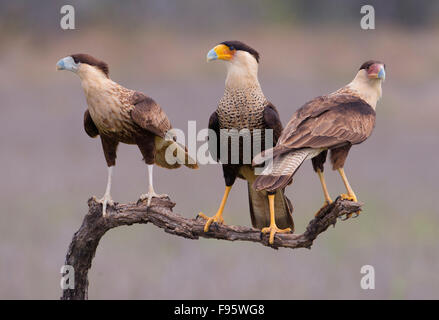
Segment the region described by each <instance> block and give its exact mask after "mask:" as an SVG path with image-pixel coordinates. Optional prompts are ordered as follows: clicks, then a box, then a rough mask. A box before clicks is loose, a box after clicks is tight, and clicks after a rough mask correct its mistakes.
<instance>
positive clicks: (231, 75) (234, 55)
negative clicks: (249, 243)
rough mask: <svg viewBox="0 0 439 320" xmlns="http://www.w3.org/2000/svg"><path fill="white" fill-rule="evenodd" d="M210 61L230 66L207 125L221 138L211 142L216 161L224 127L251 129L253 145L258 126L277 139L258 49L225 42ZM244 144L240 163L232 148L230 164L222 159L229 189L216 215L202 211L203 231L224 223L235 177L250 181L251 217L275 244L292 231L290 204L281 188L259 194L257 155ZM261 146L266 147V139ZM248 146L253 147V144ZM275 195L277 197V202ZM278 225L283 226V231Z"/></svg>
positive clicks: (275, 119)
mask: <svg viewBox="0 0 439 320" xmlns="http://www.w3.org/2000/svg"><path fill="white" fill-rule="evenodd" d="M207 60H208V61H212V60H223V61H225V62H226V64H227V78H226V88H225V91H224V96H223V97H222V98H221V100H220V101H219V103H218V108H217V110H216V111H215V112H214V113H213V114H212V115H211V117H210V119H209V129H211V130H213V131H214V132H215V134H216V137H217V139H215V140H216V141H217V142H218V143H217V145H216V146H209V150H210V152H211V154H212V155H213V158H215V160H218V159H221V160H222V159H223V155H222V154H221V148H220V142H221V131H224V130H237V131H241V130H248V132H249V133H250V134H251V137H252V140H251V144H252V146H253V145H254V143H255V141H254V136H255V135H253V134H252V133H253V132H254V130H256V129H258V130H261V137H260V139H261V140H262V139H264V138H263V137H264V133H265V130H266V129H271V130H273V140H274V143H276V141H277V139H278V138H279V136H280V134H281V132H282V123H281V122H280V120H279V115H278V113H277V110H276V108H275V107H274V106H273V105H272V104H271V103H270V102H269V101H268V100H267V99H266V98H265V96H264V94H263V92H262V89H261V86H260V84H259V81H258V63H259V53H258V52H257V51H256V50H254V49H252V48H250V47H249V46H247V45H246V44H244V43H242V42H240V41H225V42H223V43H221V44H219V45H217V46H216V47H215V48H213V49H212V50H210V51H209V53H208V54H207ZM264 141H265V140H264ZM209 142H210V140H209ZM243 143H244V142H243V141H241V140H240V141H239V151H240V154H239V161H237V162H236V163H233V162H232V161H230V160H231V158H230V152H229V153H228V156H229V159H227V163H224V162H223V173H224V179H225V184H226V190H225V192H224V196H223V199H222V201H221V205H220V207H219V209H218V211H217V213H216V214H215V215H214V216H213V217H212V218H208V217H207V216H205V215H204V214H202V213H200V216H202V217H203V218H205V219H207V222H206V224H205V227H204V231H205V232H207V231H208V230H209V227H210V225H211V223H212V222H217V223H223V221H224V220H223V217H222V214H223V210H224V206H225V204H226V201H227V197H228V195H229V192H230V190H231V188H232V186H233V184H234V183H235V180H236V178H237V177H239V178H242V179H244V180H247V182H248V197H249V204H250V215H251V220H252V224H253V226H254V227H256V228H260V229H262V232H264V233H270V243H273V241H274V234H275V233H276V232H289V231H291V230H292V229H294V224H293V218H292V215H291V213H292V205H291V203H290V201H289V200H288V199H287V197H286V196H285V195H284V190H283V189H282V188H280V189H278V190H275V191H274V192H268V199H267V192H265V191H260V192H257V191H256V190H255V189H254V188H253V187H252V184H253V182H254V180H255V178H256V175H255V172H254V168H253V167H252V166H251V159H252V157H253V156H254V155H250V156H251V157H250V160H249V162H248V163H245V161H244V158H245V155H244V154H243V152H244V150H245V146H244V145H243ZM264 144H265V143H264ZM223 145H225V146H226V148H227V149H228V150H231V148H230V142H229V141H228V140H227V142H226V143H224V142H223ZM261 148H262V150H264V149H265V146H264V145H263V144H262V143H261ZM247 150H248V149H247ZM250 150H253V147H251V149H250ZM250 152H251V151H250ZM274 195H277V197H276V201H275V200H274V199H275V198H274ZM275 208H276V215H275ZM278 226H279V227H281V228H285V229H283V230H282V229H279V228H278Z"/></svg>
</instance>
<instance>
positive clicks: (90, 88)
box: [56, 54, 197, 216]
mask: <svg viewBox="0 0 439 320" xmlns="http://www.w3.org/2000/svg"><path fill="white" fill-rule="evenodd" d="M56 67H57V69H58V70H69V71H72V72H74V73H76V74H77V75H78V76H79V78H80V79H81V84H82V88H83V89H84V93H85V97H86V100H87V105H88V109H87V111H85V114H84V128H85V132H86V133H87V134H88V135H89V136H90V137H92V138H95V137H97V136H98V135H99V136H100V137H101V142H102V147H103V149H104V154H105V159H106V161H107V165H108V182H107V189H106V191H105V195H104V197H103V198H102V199H101V202H102V204H103V210H102V211H103V215H104V216H105V215H106V208H107V204H109V205H112V204H113V201H112V199H111V196H110V189H111V176H112V171H113V167H114V165H115V164H116V150H117V146H118V144H119V142H122V143H127V144H136V145H137V146H138V147H139V149H140V152H141V153H142V155H143V159H144V161H145V162H146V164H147V165H148V172H149V191H148V193H147V194H144V195H141V196H140V198H141V199H142V200H144V199H147V200H148V202H147V204H148V206H149V205H150V203H151V199H152V197H165V196H166V195H158V194H156V193H155V192H154V187H153V183H152V169H153V166H152V165H153V164H154V163H155V164H157V165H159V166H160V167H163V168H168V169H174V168H178V167H180V166H181V164H184V165H186V166H187V167H189V168H193V169H195V168H197V164H196V163H195V161H194V160H193V159H191V158H189V156H188V154H187V152H186V150H184V149H183V148H182V147H181V146H179V145H178V144H177V143H176V142H174V140H172V139H168V137H169V136H170V135H169V134H168V133H170V129H171V128H172V127H171V123H170V122H169V119H168V117H167V116H166V114H165V112H164V111H163V110H162V109H161V108H160V106H159V105H158V104H157V103H156V102H155V101H154V100H153V99H151V98H150V97H148V96H146V95H144V94H143V93H141V92H137V91H134V90H130V89H127V88H124V87H122V86H121V85H119V84H118V83H116V82H114V81H113V80H111V79H110V78H109V70H108V65H107V64H106V63H105V62H103V61H99V60H98V59H96V58H93V57H92V56H90V55H87V54H73V55H71V56H68V57H65V58H63V59H61V60H59V61H58V63H57V64H56ZM169 146H171V148H172V150H173V151H174V152H173V154H174V156H175V157H176V158H177V159H174V160H177V161H172V159H168V158H169V157H166V158H165V151H166V149H167V148H168V147H169ZM171 154H172V153H171ZM171 158H172V157H171ZM169 160H171V161H169Z"/></svg>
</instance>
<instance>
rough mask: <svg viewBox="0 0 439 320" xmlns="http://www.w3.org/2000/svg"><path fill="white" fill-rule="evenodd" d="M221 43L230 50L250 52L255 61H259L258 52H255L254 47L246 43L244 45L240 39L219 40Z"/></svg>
mask: <svg viewBox="0 0 439 320" xmlns="http://www.w3.org/2000/svg"><path fill="white" fill-rule="evenodd" d="M221 44H224V45H226V46H228V47H229V49H230V50H241V51H247V52H248V53H250V54H251V55H252V56H253V57H254V58H255V59H256V61H257V62H258V63H259V57H260V55H259V52H257V51H256V50H255V49H253V48H252V47H249V46H248V45H246V44H245V43H243V42H241V41H224V42H221Z"/></svg>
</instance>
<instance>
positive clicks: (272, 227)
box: [261, 194, 291, 244]
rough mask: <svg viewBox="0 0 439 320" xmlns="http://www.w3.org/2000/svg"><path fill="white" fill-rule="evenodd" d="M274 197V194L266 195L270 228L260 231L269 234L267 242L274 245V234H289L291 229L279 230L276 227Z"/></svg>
mask: <svg viewBox="0 0 439 320" xmlns="http://www.w3.org/2000/svg"><path fill="white" fill-rule="evenodd" d="M274 196H275V195H274V194H270V195H268V202H269V204H270V226H269V227H266V228H263V229H262V230H261V232H262V233H270V239H269V241H268V242H269V243H270V244H273V243H274V235H275V234H276V233H287V232H291V228H286V229H279V228H278V227H277V225H276V220H275V218H274V217H275V216H274Z"/></svg>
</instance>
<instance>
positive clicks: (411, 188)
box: [0, 0, 439, 299]
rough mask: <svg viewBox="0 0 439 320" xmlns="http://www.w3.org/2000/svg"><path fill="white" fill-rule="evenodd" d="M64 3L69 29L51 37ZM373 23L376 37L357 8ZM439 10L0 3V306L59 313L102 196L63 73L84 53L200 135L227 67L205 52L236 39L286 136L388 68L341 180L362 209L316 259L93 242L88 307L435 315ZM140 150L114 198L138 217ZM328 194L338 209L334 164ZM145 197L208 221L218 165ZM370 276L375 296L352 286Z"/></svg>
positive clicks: (135, 241) (302, 252) (165, 180)
mask: <svg viewBox="0 0 439 320" xmlns="http://www.w3.org/2000/svg"><path fill="white" fill-rule="evenodd" d="M64 4H71V5H73V6H74V8H75V13H76V15H75V16H76V30H62V29H61V28H60V19H61V17H62V15H61V14H60V8H61V6H62V5H64ZM364 4H371V5H373V6H374V8H375V16H376V22H375V26H376V29H375V30H362V29H361V28H360V20H361V18H362V16H363V15H362V14H360V8H361V6H362V5H364ZM438 39H439V2H437V1H433V0H432V1H396V0H392V1H385V2H384V1H368V2H365V1H360V0H355V1H342V0H337V1H265V0H256V1H249V0H246V1H233V0H228V1H212V0H205V1H194V0H188V1H176V0H166V1H163V0H161V1H124V2H123V3H122V2H120V1H115V0H114V1H85V0H83V1H69V2H68V3H67V2H64V1H50V2H49V1H46V2H31V1H0V75H1V76H0V97H1V107H0V146H1V153H0V163H1V166H0V177H1V178H0V203H1V214H0V298H2V299H17V298H19V299H35V298H39V299H58V298H59V296H60V295H61V290H60V286H59V282H60V276H61V275H60V273H59V272H60V268H61V266H62V265H63V263H64V258H65V254H66V251H67V247H68V244H69V243H70V240H71V237H72V235H73V233H74V232H75V231H76V230H77V229H78V228H79V226H80V224H81V222H82V219H83V217H84V215H85V214H86V212H87V209H88V207H87V199H88V198H89V197H91V196H92V195H96V196H98V197H101V196H102V195H103V193H104V191H105V184H106V175H107V169H106V164H105V160H104V156H103V153H102V150H101V145H100V141H99V140H98V139H90V138H89V137H88V136H87V135H86V134H85V132H84V129H83V124H82V119H83V112H84V110H85V109H86V102H85V98H84V94H83V91H82V88H81V86H80V81H79V79H78V78H77V76H76V75H74V74H72V73H68V72H56V71H55V64H56V62H57V61H58V59H60V58H62V57H65V56H67V55H69V54H72V53H78V52H83V53H89V54H91V55H93V56H96V57H98V58H100V59H102V60H104V61H106V62H108V63H109V66H110V76H111V78H112V79H113V80H115V81H117V82H118V83H120V84H122V85H124V86H126V87H128V88H131V89H136V90H139V91H142V92H144V93H146V94H148V95H150V96H152V97H153V98H154V99H155V100H156V101H158V102H159V103H160V104H161V106H162V107H163V108H164V110H165V111H166V112H167V114H168V116H169V118H170V120H171V122H172V123H173V126H174V127H177V128H181V129H183V130H184V131H187V121H188V120H196V121H197V127H198V129H201V128H205V127H206V126H207V122H208V118H209V116H210V114H211V113H212V112H213V111H214V110H215V108H216V104H217V102H218V100H219V99H220V98H221V96H222V94H223V90H224V80H225V75H226V69H225V66H224V63H221V62H215V63H210V64H207V63H206V58H205V56H206V53H207V52H208V50H209V49H211V48H212V47H213V46H215V45H216V44H217V43H219V42H221V41H224V40H241V41H244V42H245V43H247V44H249V45H250V46H252V47H254V48H255V49H257V50H258V51H259V52H260V53H261V56H262V58H261V63H260V68H259V80H260V82H261V85H262V88H263V90H264V93H265V95H266V96H267V98H268V99H270V100H271V101H272V102H273V103H274V105H276V106H277V108H278V110H279V113H280V115H281V118H282V121H283V123H284V124H286V123H287V122H288V120H289V119H290V117H291V115H292V114H293V112H294V111H295V110H296V109H297V108H299V107H300V106H301V105H302V104H303V103H304V102H306V101H308V100H309V99H311V98H313V97H315V96H317V95H321V94H326V93H329V92H332V91H334V90H336V89H338V88H339V87H341V86H343V85H345V84H346V83H348V82H349V81H350V80H351V79H352V78H353V77H354V75H355V73H356V72H357V70H358V68H359V66H360V65H361V64H362V63H363V62H364V61H366V60H369V59H378V60H382V61H384V62H385V63H386V65H387V79H386V82H385V83H384V85H383V98H382V100H381V101H380V102H379V103H378V107H377V124H376V129H375V131H374V133H373V134H372V136H371V137H370V138H369V140H367V141H366V142H365V143H363V144H362V145H361V146H357V147H354V148H353V149H352V150H351V152H350V155H349V159H348V161H347V165H346V172H347V175H348V177H349V179H350V182H351V184H352V186H353V188H354V190H355V191H356V193H357V195H358V196H359V200H360V201H362V202H364V203H365V204H364V212H363V214H361V215H360V217H359V218H358V219H351V220H348V221H345V222H341V221H340V222H338V223H337V225H336V227H335V228H334V229H332V228H330V229H329V230H328V231H327V232H325V233H324V234H322V235H321V236H320V237H319V238H318V239H317V240H316V241H315V243H314V246H313V247H312V249H311V250H306V249H299V250H288V249H280V250H278V251H275V250H272V249H269V248H264V247H262V246H260V245H258V244H254V243H241V242H226V241H216V240H206V239H201V240H199V241H191V240H186V239H182V238H179V237H175V236H172V235H169V234H165V233H164V232H163V231H162V230H161V229H158V228H156V227H154V226H152V225H135V226H131V227H120V228H117V229H113V230H111V231H110V232H108V233H107V234H106V235H105V236H104V237H103V239H102V241H101V243H100V245H99V247H98V250H97V252H96V257H95V259H94V261H93V267H92V269H91V271H90V273H89V280H90V288H89V297H90V299H107V298H115V299H296V298H297V299H316V298H320V299H342V298H348V299H406V298H414V299H420V298H436V299H437V298H439V271H438V270H439V250H438V234H439V215H438V213H439V212H438V209H437V203H436V200H437V196H438V187H437V181H438V180H439V164H438V160H437V159H438V157H439V151H438V136H439V126H438V124H437V122H438V117H439V105H438V97H439V93H438V89H439V75H438V72H439V41H438ZM141 159H142V157H141V154H140V152H139V151H138V149H137V148H136V147H135V146H127V145H121V146H120V148H119V153H118V163H117V166H116V169H115V173H114V177H113V188H112V196H113V199H114V200H115V201H118V202H133V201H136V200H137V199H138V196H139V195H140V194H141V193H144V192H145V191H146V188H147V170H146V166H145V164H144V163H143V162H142V161H141ZM326 172H327V179H328V186H329V190H330V193H331V195H332V197H333V198H335V197H336V196H337V195H338V194H340V193H341V192H344V188H343V184H342V182H341V179H340V178H339V176H338V174H337V173H336V172H334V171H332V170H330V166H329V165H327V170H326ZM155 187H156V191H157V192H159V193H168V194H169V195H170V196H171V198H172V200H173V201H175V202H176V203H177V205H176V207H175V209H174V210H175V211H177V212H179V213H181V214H182V215H184V216H186V217H195V215H196V214H197V213H198V212H200V211H203V212H204V213H206V214H207V215H212V214H214V213H215V212H216V209H217V207H218V205H219V202H220V200H221V196H222V193H223V190H224V181H223V178H222V170H221V167H220V166H219V165H207V166H203V167H201V168H200V170H198V171H191V170H188V169H186V168H182V169H180V170H177V171H171V170H164V169H160V168H156V169H155ZM287 195H288V196H289V197H290V199H291V200H292V201H293V204H294V206H295V212H294V217H295V221H296V232H299V233H300V232H303V231H304V229H305V227H306V225H307V223H308V222H309V221H310V220H311V218H312V217H313V215H314V213H315V212H316V210H318V209H319V208H320V206H321V205H322V202H323V195H322V192H321V189H320V183H319V180H318V178H317V175H316V174H315V173H313V171H312V167H311V162H308V163H306V164H305V165H304V166H302V168H301V170H300V171H299V172H298V173H297V175H296V178H295V183H294V184H293V185H292V186H290V187H289V188H288V189H287ZM248 211H249V209H248V203H247V190H246V184H245V183H244V182H243V181H237V183H236V184H235V186H234V187H233V191H232V193H231V196H230V198H229V202H228V203H227V206H226V210H225V221H226V223H228V224H238V225H250V217H249V212H248ZM366 264H368V265H372V266H374V268H375V275H376V281H375V287H376V289H375V290H362V289H361V287H360V279H361V277H362V274H361V273H360V269H361V267H362V266H363V265H366Z"/></svg>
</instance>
